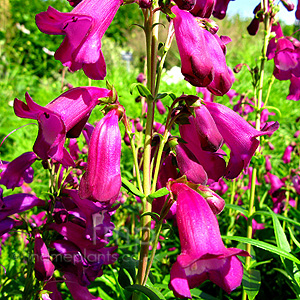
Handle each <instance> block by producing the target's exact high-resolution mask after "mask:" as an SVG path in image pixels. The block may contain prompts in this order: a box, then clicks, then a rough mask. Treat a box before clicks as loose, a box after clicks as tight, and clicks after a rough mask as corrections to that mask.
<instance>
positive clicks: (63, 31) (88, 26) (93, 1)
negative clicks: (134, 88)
mask: <svg viewBox="0 0 300 300" xmlns="http://www.w3.org/2000/svg"><path fill="white" fill-rule="evenodd" d="M122 3H123V1H122V0H112V1H111V0H104V1H103V0H89V1H88V0H83V1H81V2H80V3H79V4H78V5H76V7H75V8H74V9H73V10H72V12H71V13H62V12H59V11H57V10H55V9H54V8H52V7H51V6H50V7H49V8H48V10H47V11H46V12H41V13H39V14H37V15H36V24H37V26H38V28H39V29H40V30H41V31H42V32H44V33H46V34H58V35H65V36H66V37H65V38H64V40H63V42H62V44H61V45H60V47H59V48H58V49H57V51H56V53H55V58H56V59H57V60H60V61H61V62H62V64H63V65H64V66H67V67H68V68H69V70H70V71H72V72H74V71H77V70H79V69H81V68H82V69H83V71H84V73H85V74H86V75H87V76H88V77H89V78H91V79H95V80H102V79H104V77H105V76H106V65H105V60H104V57H103V54H102V51H101V38H102V36H103V35H104V33H105V31H106V29H107V28H108V26H109V25H110V23H111V21H112V20H113V18H114V16H115V14H116V12H117V10H118V9H119V7H120V5H121V4H122Z"/></svg>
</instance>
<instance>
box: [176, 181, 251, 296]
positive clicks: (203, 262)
mask: <svg viewBox="0 0 300 300" xmlns="http://www.w3.org/2000/svg"><path fill="white" fill-rule="evenodd" d="M171 191H172V193H173V195H174V196H175V198H176V199H177V207H178V209H177V214H176V219H177V224H178V230H179V237H180V242H181V254H180V255H179V256H178V257H177V261H176V262H175V264H174V265H173V266H172V269H171V282H170V288H171V289H172V290H173V291H174V294H175V296H176V297H180V298H184V297H186V298H190V299H191V298H192V296H191V293H190V289H193V288H195V287H197V286H199V285H200V284H201V283H203V282H204V281H205V280H207V279H209V280H211V281H212V282H214V283H215V284H217V285H218V286H219V287H221V288H222V289H224V290H225V291H226V292H227V293H230V292H231V291H232V290H234V289H235V288H237V287H238V286H239V285H240V284H241V281H242V277H243V266H242V263H241V262H240V260H239V259H238V258H237V257H236V255H242V256H247V255H248V253H247V252H245V251H243V250H240V249H237V248H228V249H227V248H225V246H224V244H223V242H222V239H221V235H220V230H219V226H218V221H217V219H216V217H215V215H214V214H213V212H212V210H211V208H210V207H209V205H208V204H207V202H206V201H205V199H204V198H203V197H202V196H201V195H199V194H198V193H197V192H196V191H194V190H192V189H191V188H190V187H188V186H187V185H186V184H184V183H176V182H175V183H173V184H172V185H171Z"/></svg>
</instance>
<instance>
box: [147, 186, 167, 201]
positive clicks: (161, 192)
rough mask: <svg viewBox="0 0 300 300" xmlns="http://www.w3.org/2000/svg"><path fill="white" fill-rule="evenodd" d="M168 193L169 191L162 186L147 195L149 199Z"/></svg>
mask: <svg viewBox="0 0 300 300" xmlns="http://www.w3.org/2000/svg"><path fill="white" fill-rule="evenodd" d="M169 193H170V191H169V190H168V189H167V188H166V187H163V188H161V189H159V190H157V191H156V192H154V193H152V194H150V195H149V196H148V197H149V198H151V199H155V198H159V197H163V196H165V195H168V194H169Z"/></svg>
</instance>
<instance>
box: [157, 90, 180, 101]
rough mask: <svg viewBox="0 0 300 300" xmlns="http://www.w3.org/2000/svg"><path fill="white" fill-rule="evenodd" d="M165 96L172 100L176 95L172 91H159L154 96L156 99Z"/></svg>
mask: <svg viewBox="0 0 300 300" xmlns="http://www.w3.org/2000/svg"><path fill="white" fill-rule="evenodd" d="M166 96H169V97H170V98H171V99H172V100H173V101H174V100H175V99H176V98H177V97H176V95H175V94H174V93H172V92H163V93H159V94H157V96H156V98H155V99H156V100H157V99H163V98H165V97H166Z"/></svg>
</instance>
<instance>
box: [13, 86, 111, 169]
mask: <svg viewBox="0 0 300 300" xmlns="http://www.w3.org/2000/svg"><path fill="white" fill-rule="evenodd" d="M111 95H112V91H110V90H107V89H103V88H97V87H79V88H75V89H72V90H69V91H67V92H65V93H63V94H62V95H60V96H59V97H57V98H56V99H54V100H53V101H52V102H50V103H49V104H47V105H46V106H45V107H42V106H40V105H38V104H37V103H35V102H34V101H33V100H32V98H31V97H30V96H29V94H28V93H26V94H25V99H26V102H27V104H25V103H23V102H22V101H20V100H19V99H15V101H14V110H15V114H16V115H17V116H18V117H20V118H28V119H34V120H38V123H39V133H38V136H37V139H36V141H35V144H34V146H33V151H34V152H35V153H36V154H37V155H38V156H39V157H40V158H41V159H43V160H45V159H48V158H53V159H55V160H56V161H58V162H60V163H62V164H63V165H67V166H70V165H71V166H74V165H75V164H74V161H73V159H72V157H71V155H70V154H69V152H68V151H67V150H66V149H65V148H64V143H65V140H66V137H70V138H75V137H78V136H79V135H80V133H81V131H82V129H83V127H84V126H85V123H86V122H87V120H88V118H89V116H90V113H91V112H92V110H93V108H94V107H95V106H96V105H97V104H99V103H100V101H99V98H106V97H110V96H111Z"/></svg>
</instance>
